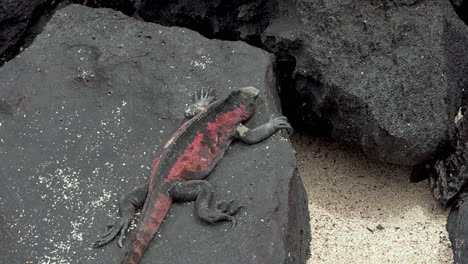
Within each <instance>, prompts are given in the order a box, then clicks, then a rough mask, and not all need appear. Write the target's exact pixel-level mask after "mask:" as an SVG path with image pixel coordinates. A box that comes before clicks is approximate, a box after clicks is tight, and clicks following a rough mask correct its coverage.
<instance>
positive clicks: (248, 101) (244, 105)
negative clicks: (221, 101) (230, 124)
mask: <svg viewBox="0 0 468 264" xmlns="http://www.w3.org/2000/svg"><path fill="white" fill-rule="evenodd" d="M259 93H260V91H259V90H258V89H257V88H255V87H253V86H248V87H243V88H239V89H236V90H234V91H232V92H231V93H230V94H229V96H228V98H227V100H228V101H229V102H231V103H232V104H233V105H235V106H236V107H237V108H241V109H243V110H242V111H243V114H242V120H247V119H249V118H250V116H251V115H253V113H254V112H255V105H256V101H257V98H258V94H259Z"/></svg>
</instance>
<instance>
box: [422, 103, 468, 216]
mask: <svg viewBox="0 0 468 264" xmlns="http://www.w3.org/2000/svg"><path fill="white" fill-rule="evenodd" d="M465 110H466V108H465V107H463V112H465ZM465 114H466V113H465ZM454 141H455V143H454V151H453V153H451V154H450V155H449V156H447V157H446V158H444V159H440V160H437V161H436V162H435V164H434V166H433V168H430V167H429V169H427V171H428V174H429V182H430V186H431V189H432V191H433V194H434V198H435V199H436V200H437V201H439V203H440V205H441V206H442V207H443V208H448V207H450V206H451V205H452V204H454V203H459V202H460V201H459V199H458V196H459V193H460V192H461V191H462V190H463V188H464V187H465V186H468V118H466V116H463V115H462V111H460V115H459V120H457V122H456V136H455V140H454Z"/></svg>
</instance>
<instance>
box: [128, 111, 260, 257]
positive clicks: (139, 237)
mask: <svg viewBox="0 0 468 264" xmlns="http://www.w3.org/2000/svg"><path fill="white" fill-rule="evenodd" d="M219 105H220V104H219V103H217V102H214V103H212V104H210V105H209V106H208V107H207V108H206V109H205V110H203V111H202V112H200V113H199V114H198V115H197V116H196V117H194V118H192V119H190V120H189V121H187V122H185V123H184V124H183V125H182V126H181V127H180V128H179V129H178V130H177V131H176V132H175V133H174V135H173V136H172V137H171V139H170V140H169V141H168V142H167V143H166V144H165V145H164V147H163V151H162V153H161V154H160V156H159V157H157V158H156V159H155V160H154V162H153V168H152V170H151V178H150V181H149V189H148V194H147V198H146V201H145V204H144V207H143V210H142V218H141V220H140V223H139V224H138V227H137V230H136V235H135V237H134V238H133V240H132V242H131V243H130V245H129V248H128V251H127V253H126V255H125V257H124V259H123V260H122V262H121V263H122V264H138V262H139V261H140V259H141V257H142V256H143V253H144V251H145V249H146V247H147V246H148V245H149V243H150V242H151V240H152V238H153V237H154V235H155V234H156V232H157V231H158V229H159V227H160V225H161V223H162V221H163V220H164V218H165V217H166V215H167V213H168V211H169V208H170V207H171V204H172V198H171V197H170V196H169V194H168V190H169V189H170V188H171V186H173V184H175V183H177V182H180V181H188V180H197V179H203V178H205V177H206V176H207V175H208V174H209V173H210V172H211V170H212V169H213V168H214V166H215V165H216V163H217V162H218V161H219V159H220V158H221V157H222V156H223V154H224V151H225V150H226V149H227V148H228V146H229V145H230V143H231V142H232V141H233V139H234V135H235V131H236V128H237V127H238V126H239V125H240V124H241V122H243V121H245V120H247V119H248V118H249V117H250V116H251V115H252V114H253V113H254V110H255V108H254V107H252V106H246V105H244V104H240V105H238V106H237V107H235V109H231V110H229V111H224V112H223V111H221V112H220V113H218V114H217V115H216V116H215V118H212V120H201V119H202V118H203V116H204V115H205V114H206V112H208V111H210V110H213V111H215V110H217V109H213V108H215V107H216V106H219ZM197 122H198V123H197ZM202 122H205V124H203V123H202ZM200 123H201V124H202V127H201V129H198V131H191V132H192V133H194V132H195V133H194V134H195V136H193V138H191V140H190V141H189V142H188V143H187V144H186V146H185V147H184V149H183V153H181V154H180V155H179V156H178V157H177V159H176V161H175V162H174V161H171V158H168V153H170V152H171V151H173V149H172V148H173V147H174V146H175V143H176V142H178V139H179V138H181V137H182V136H183V134H184V133H189V132H190V131H189V132H187V131H188V130H189V129H190V128H191V127H192V126H195V125H200ZM177 144H180V142H179V143H177ZM168 162H173V165H172V166H169V168H170V169H169V170H167V167H166V169H165V168H164V167H165V166H166V165H167V164H168Z"/></svg>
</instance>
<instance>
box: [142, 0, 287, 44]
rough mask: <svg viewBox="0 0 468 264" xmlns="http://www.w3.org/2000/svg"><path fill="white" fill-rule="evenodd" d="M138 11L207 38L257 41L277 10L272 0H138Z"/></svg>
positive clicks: (161, 22) (159, 21) (150, 18)
mask: <svg viewBox="0 0 468 264" xmlns="http://www.w3.org/2000/svg"><path fill="white" fill-rule="evenodd" d="M140 2H141V3H139V4H137V12H138V14H139V15H140V16H141V17H142V18H143V19H144V20H145V21H149V22H154V23H158V24H162V25H168V26H173V25H177V26H182V27H187V28H190V29H193V30H196V31H198V32H199V33H201V34H203V35H204V36H207V37H209V38H221V39H230V40H238V39H243V40H250V41H252V42H256V43H257V44H259V41H260V34H261V33H262V32H263V31H264V30H265V28H266V27H267V26H268V23H269V21H270V20H271V18H272V17H273V16H276V15H277V13H278V10H277V6H278V5H277V3H276V1H271V0H230V1H223V0H207V1H191V0H180V1H178V0H169V1H151V0H141V1H140Z"/></svg>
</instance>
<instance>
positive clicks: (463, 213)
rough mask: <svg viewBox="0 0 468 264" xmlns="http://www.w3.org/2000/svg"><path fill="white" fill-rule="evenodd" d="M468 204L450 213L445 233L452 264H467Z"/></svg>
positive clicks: (463, 204) (465, 203)
mask: <svg viewBox="0 0 468 264" xmlns="http://www.w3.org/2000/svg"><path fill="white" fill-rule="evenodd" d="M467 222H468V202H464V203H462V204H461V206H460V207H458V208H456V209H453V210H452V211H451V212H450V215H449V218H448V221H447V231H448V232H449V237H450V242H451V243H452V250H453V260H454V262H453V263H454V264H468V225H467V224H466V223H467Z"/></svg>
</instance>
